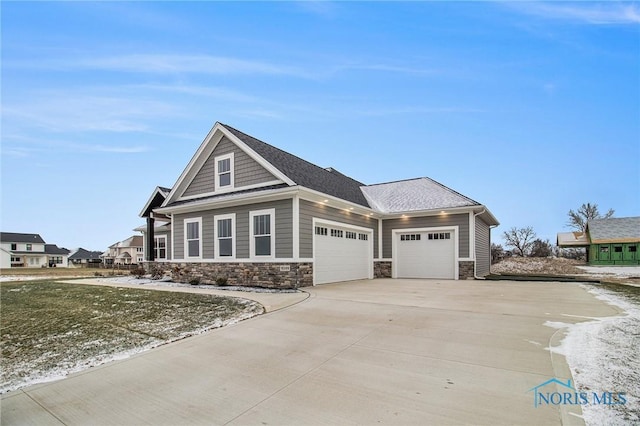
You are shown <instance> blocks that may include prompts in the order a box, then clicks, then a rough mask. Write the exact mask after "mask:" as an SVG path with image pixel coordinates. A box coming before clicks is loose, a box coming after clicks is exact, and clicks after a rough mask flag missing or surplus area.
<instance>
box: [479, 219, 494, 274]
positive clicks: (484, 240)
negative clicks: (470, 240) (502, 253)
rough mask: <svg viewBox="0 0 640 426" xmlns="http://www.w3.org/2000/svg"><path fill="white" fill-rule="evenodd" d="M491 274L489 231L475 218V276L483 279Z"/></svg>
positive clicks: (487, 227) (481, 221)
mask: <svg viewBox="0 0 640 426" xmlns="http://www.w3.org/2000/svg"><path fill="white" fill-rule="evenodd" d="M490 272H491V229H490V228H489V225H487V224H486V223H485V222H484V221H483V220H482V219H480V218H479V217H476V275H477V276H479V277H484V276H485V275H489V273H490Z"/></svg>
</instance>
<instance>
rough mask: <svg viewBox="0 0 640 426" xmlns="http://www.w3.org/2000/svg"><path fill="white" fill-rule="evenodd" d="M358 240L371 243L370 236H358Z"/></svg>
mask: <svg viewBox="0 0 640 426" xmlns="http://www.w3.org/2000/svg"><path fill="white" fill-rule="evenodd" d="M358 239H359V240H360V241H369V234H358Z"/></svg>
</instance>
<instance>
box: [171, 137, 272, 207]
mask: <svg viewBox="0 0 640 426" xmlns="http://www.w3.org/2000/svg"><path fill="white" fill-rule="evenodd" d="M232 152H233V163H234V165H233V173H234V187H235V188H242V187H243V186H249V185H256V184H260V183H264V182H270V181H273V180H275V179H276V178H275V177H274V176H273V175H272V174H271V173H269V172H268V171H267V170H266V169H265V168H264V167H262V166H261V165H260V164H258V162H256V161H255V160H254V159H253V158H251V157H249V155H247V153H246V152H244V151H243V150H241V149H240V148H238V147H237V146H236V145H235V144H234V143H233V142H231V141H230V140H229V139H227V137H223V138H222V140H221V141H220V142H219V143H218V145H217V146H216V147H215V149H214V150H213V152H212V153H211V155H210V156H209V158H207V160H206V161H205V163H204V164H203V165H202V168H200V170H199V171H198V173H196V176H195V177H194V178H193V180H192V181H191V183H190V184H189V186H188V187H187V190H186V191H185V192H184V194H183V195H184V196H185V197H189V196H194V195H198V194H207V193H211V192H214V191H215V181H216V180H215V166H216V164H215V158H216V157H218V156H221V155H226V154H230V153H232Z"/></svg>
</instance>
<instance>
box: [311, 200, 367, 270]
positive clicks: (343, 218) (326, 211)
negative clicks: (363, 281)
mask: <svg viewBox="0 0 640 426" xmlns="http://www.w3.org/2000/svg"><path fill="white" fill-rule="evenodd" d="M314 217H315V218H318V219H325V220H332V221H334V222H341V223H346V224H349V225H355V226H361V227H364V228H371V229H372V230H373V257H374V259H375V258H377V257H378V220H377V219H374V218H371V217H368V216H361V215H359V214H354V213H350V212H346V211H344V210H340V209H336V208H333V207H328V206H325V205H323V204H319V203H314V202H311V201H307V200H300V257H301V258H312V257H313V232H314V230H313V218H314Z"/></svg>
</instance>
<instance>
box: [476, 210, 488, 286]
mask: <svg viewBox="0 0 640 426" xmlns="http://www.w3.org/2000/svg"><path fill="white" fill-rule="evenodd" d="M486 211H487V209H486V208H483V209H482V211H481V212H478V213H476V214H474V215H473V226H474V228H475V226H476V217H478V216H480V215H481V214H483V213H485V212H486ZM473 235H474V238H473V246H474V247H473V278H474V279H476V280H484V279H485V278H484V277H479V276H478V275H477V274H478V272H477V264H478V250H476V248H475V245H476V238H477V236H476V233H475V230H474V232H473ZM489 236H491V227H489ZM489 251H491V247H489ZM489 257H491V255H489ZM489 264H491V260H489Z"/></svg>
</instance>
